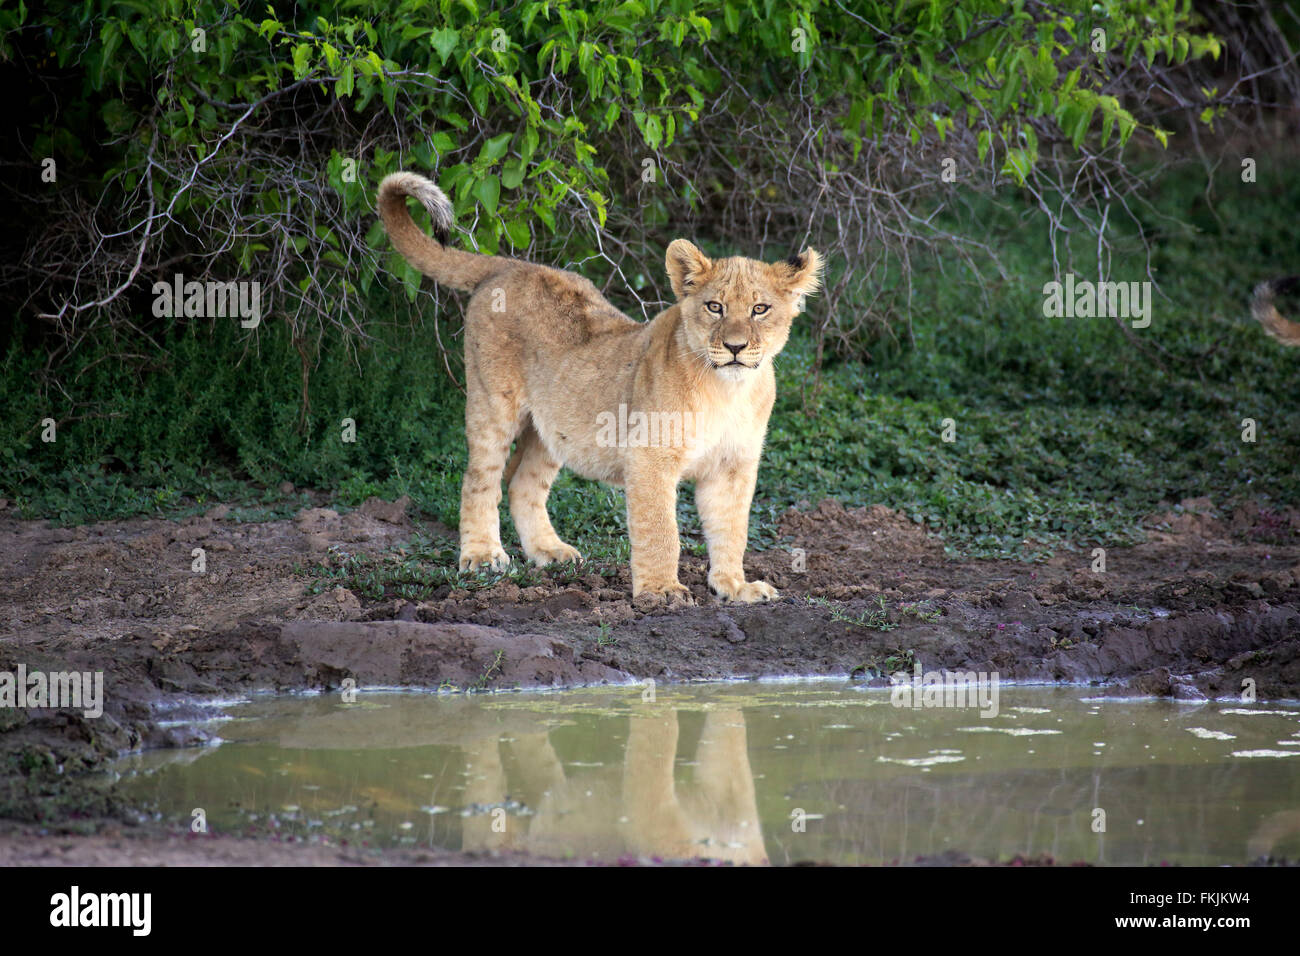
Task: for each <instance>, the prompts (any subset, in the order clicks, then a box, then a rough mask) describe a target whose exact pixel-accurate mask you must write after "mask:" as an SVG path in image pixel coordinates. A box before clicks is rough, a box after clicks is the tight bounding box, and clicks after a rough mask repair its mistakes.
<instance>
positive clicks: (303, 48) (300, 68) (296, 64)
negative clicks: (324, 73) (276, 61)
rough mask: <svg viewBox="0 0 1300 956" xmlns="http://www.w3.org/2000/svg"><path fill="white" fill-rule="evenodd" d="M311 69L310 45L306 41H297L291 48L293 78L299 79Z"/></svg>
mask: <svg viewBox="0 0 1300 956" xmlns="http://www.w3.org/2000/svg"><path fill="white" fill-rule="evenodd" d="M310 69H311V47H310V46H309V45H307V44H306V43H299V44H298V45H297V46H296V47H294V48H293V78H294V79H295V80H301V79H302V78H303V77H304V76H306V75H307V71H308V70H310Z"/></svg>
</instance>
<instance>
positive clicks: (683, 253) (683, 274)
mask: <svg viewBox="0 0 1300 956" xmlns="http://www.w3.org/2000/svg"><path fill="white" fill-rule="evenodd" d="M664 268H666V269H667V270H668V281H669V282H671V283H672V286H673V294H674V295H675V296H677V298H679V299H684V298H686V296H688V295H690V294H691V293H692V292H694V291H695V290H696V289H698V288H699V287H700V283H702V282H703V281H704V279H705V277H706V276H707V275H708V274H709V270H710V269H712V268H713V263H712V262H710V261H709V257H708V256H706V255H705V254H704V253H702V252H700V250H699V249H697V248H695V244H694V243H691V242H687V241H686V240H685V239H674V240H673V241H672V242H670V243H669V244H668V254H667V255H666V256H664Z"/></svg>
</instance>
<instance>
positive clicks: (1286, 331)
mask: <svg viewBox="0 0 1300 956" xmlns="http://www.w3.org/2000/svg"><path fill="white" fill-rule="evenodd" d="M1297 289H1300V276H1288V277H1287V278H1285V279H1273V280H1272V281H1270V282H1261V283H1260V284H1259V285H1257V286H1255V295H1254V297H1253V298H1252V299H1251V302H1250V313H1251V315H1253V316H1254V317H1255V320H1256V321H1257V322H1259V324H1260V325H1262V326H1264V331H1265V332H1267V333H1268V334H1269V335H1270V336H1272V337H1273V338H1275V339H1277V340H1278V341H1279V342H1281V343H1282V344H1283V345H1300V322H1292V321H1290V320H1288V319H1284V318H1283V317H1282V314H1281V313H1280V312H1278V310H1277V306H1276V305H1274V302H1275V301H1276V299H1277V297H1278V295H1284V294H1286V293H1289V292H1295V291H1296V290H1297Z"/></svg>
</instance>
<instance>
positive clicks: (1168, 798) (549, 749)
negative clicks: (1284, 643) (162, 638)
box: [121, 682, 1300, 864]
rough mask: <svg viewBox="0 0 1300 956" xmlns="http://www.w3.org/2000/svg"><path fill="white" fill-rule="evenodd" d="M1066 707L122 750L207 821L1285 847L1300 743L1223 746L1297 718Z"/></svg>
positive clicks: (424, 714) (542, 719)
mask: <svg viewBox="0 0 1300 956" xmlns="http://www.w3.org/2000/svg"><path fill="white" fill-rule="evenodd" d="M1080 696H1081V693H1080V691H1078V690H1058V689H1045V688H1026V687H1012V688H1004V689H1003V691H1002V708H1001V712H1000V714H999V715H998V716H997V717H995V718H992V719H989V720H987V721H984V720H981V719H980V718H979V717H978V716H976V714H975V712H974V711H972V710H962V709H953V710H925V709H917V710H912V709H897V708H895V707H893V706H891V705H890V697H889V692H888V691H887V690H871V689H866V688H860V687H850V686H846V685H844V684H843V683H839V682H824V683H823V682H811V683H798V684H794V683H772V684H764V683H758V684H755V683H745V684H724V685H709V686H701V687H682V686H673V687H671V688H657V693H656V695H655V700H654V702H653V703H648V702H646V701H645V700H643V697H642V688H640V687H617V688H602V689H598V690H588V691H569V692H557V693H536V694H532V693H530V694H514V695H508V696H498V695H485V696H478V695H476V696H474V697H446V696H442V697H440V696H437V695H408V694H392V695H388V694H383V695H380V694H363V695H362V696H361V698H360V702H359V704H358V705H350V706H349V705H343V704H341V703H339V702H338V701H337V700H336V699H334V698H298V699H291V700H284V699H273V700H263V701H258V702H256V703H254V704H252V705H249V706H248V707H247V708H245V709H244V714H245V715H248V716H252V715H256V717H257V719H255V720H244V721H240V722H232V723H230V724H228V725H226V726H225V727H224V728H223V731H222V733H223V736H226V737H227V738H229V740H230V741H231V742H230V743H227V744H225V745H223V746H221V747H218V748H209V749H206V750H203V751H183V752H179V753H181V754H183V755H185V758H186V760H187V761H188V762H184V761H176V762H171V763H168V762H167V761H168V760H169V759H171V758H172V756H173V755H170V754H166V753H164V754H158V755H145V756H142V757H136V758H132V759H130V760H128V761H125V762H123V763H122V765H121V767H122V769H123V771H125V772H126V773H127V774H128V775H127V776H126V777H124V779H123V782H122V786H123V788H124V789H125V791H126V794H127V795H128V796H129V797H130V798H131V799H134V800H147V801H152V802H154V803H156V805H157V806H158V808H159V809H160V811H162V812H163V813H164V814H166V815H167V816H169V817H171V818H174V819H176V820H177V821H178V822H179V821H185V820H188V817H189V812H190V810H191V809H192V808H193V807H196V806H201V807H204V808H205V809H206V810H207V813H208V819H209V822H210V824H211V825H212V826H213V827H214V828H217V829H223V830H230V829H234V828H240V829H248V830H250V831H251V832H256V833H275V834H280V835H283V834H286V833H294V834H301V835H304V836H308V837H319V836H320V835H322V834H324V835H327V836H328V837H329V838H330V839H331V840H333V841H336V842H337V841H341V840H348V841H349V842H357V841H363V842H371V843H378V844H392V843H421V844H427V845H437V846H444V847H449V848H461V849H522V850H528V851H530V852H534V853H541V854H545V855H552V856H557V855H558V856H564V855H569V854H572V855H576V856H578V857H580V858H593V859H606V860H608V859H613V858H615V857H617V856H619V855H622V854H628V853H630V854H633V855H640V856H692V855H703V856H711V857H721V858H726V859H732V860H736V861H751V862H756V861H757V860H758V859H760V858H767V859H770V860H772V861H773V862H792V861H797V860H801V859H819V860H831V861H839V862H888V861H890V860H894V859H900V860H907V859H910V858H912V857H913V856H916V855H930V854H936V853H942V852H944V851H946V850H958V851H963V852H967V853H971V854H973V855H975V856H981V857H992V858H1006V857H1009V856H1012V855H1014V854H1016V853H1028V854H1050V855H1052V856H1054V857H1056V858H1057V859H1058V860H1063V861H1073V860H1087V861H1092V862H1101V863H1133V864H1143V863H1159V862H1161V861H1162V860H1167V861H1170V862H1176V863H1185V864H1198V863H1223V862H1232V863H1242V862H1246V861H1247V860H1249V859H1251V858H1252V857H1254V856H1256V855H1259V854H1261V853H1269V852H1271V853H1274V854H1275V855H1282V854H1285V855H1289V856H1291V857H1294V856H1295V855H1296V854H1297V852H1300V774H1297V773H1296V772H1295V769H1296V768H1295V767H1293V766H1292V762H1293V761H1294V763H1295V764H1296V765H1300V753H1297V754H1296V756H1294V757H1290V758H1286V757H1280V756H1272V757H1253V758H1252V757H1242V756H1233V755H1234V754H1247V753H1273V754H1280V753H1287V752H1289V751H1292V750H1294V751H1300V747H1297V746H1291V745H1293V744H1295V743H1297V742H1300V711H1297V710H1291V709H1288V708H1283V707H1268V708H1264V707H1260V708H1241V707H1233V706H1231V705H1220V704H1201V705H1188V704H1175V703H1171V702H1165V701H1106V702H1104V703H1098V702H1095V701H1084V700H1080V699H1079V697H1080ZM986 729H987V730H995V731H1000V732H994V733H988V732H981V733H976V732H973V731H974V730H980V731H983V730H986ZM795 809H801V810H803V811H804V813H805V815H806V816H807V826H806V829H805V831H804V832H802V833H797V832H794V831H793V830H792V827H791V812H792V811H793V810H795ZM1097 809H1101V810H1104V811H1105V814H1106V824H1107V829H1106V832H1104V833H1096V832H1093V830H1092V821H1093V819H1094V811H1095V810H1097Z"/></svg>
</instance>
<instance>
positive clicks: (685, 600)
mask: <svg viewBox="0 0 1300 956" xmlns="http://www.w3.org/2000/svg"><path fill="white" fill-rule="evenodd" d="M694 603H695V598H693V597H691V592H690V589H689V588H687V587H686V585H684V584H681V583H680V582H678V581H672V582H670V583H668V584H655V585H652V584H647V585H646V586H645V587H643V588H641V590H639V591H637V593H636V595H635V596H634V597H633V598H632V606H633V607H635V608H636V609H637V610H638V611H654V610H657V609H658V608H661V607H667V608H679V607H688V606H690V605H692V604H694Z"/></svg>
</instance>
